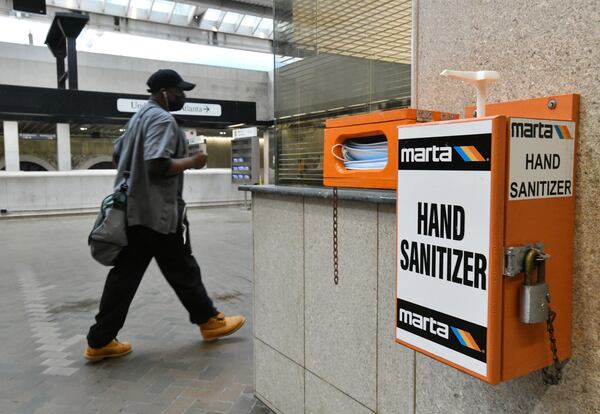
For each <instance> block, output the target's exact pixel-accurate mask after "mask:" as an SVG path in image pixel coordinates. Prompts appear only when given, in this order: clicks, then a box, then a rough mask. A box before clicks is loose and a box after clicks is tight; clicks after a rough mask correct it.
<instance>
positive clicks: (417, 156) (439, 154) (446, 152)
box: [400, 145, 452, 162]
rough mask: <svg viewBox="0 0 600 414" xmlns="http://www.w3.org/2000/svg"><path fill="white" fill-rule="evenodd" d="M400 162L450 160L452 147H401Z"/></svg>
mask: <svg viewBox="0 0 600 414" xmlns="http://www.w3.org/2000/svg"><path fill="white" fill-rule="evenodd" d="M400 161H401V162H452V147H438V146H436V145H433V146H431V147H422V148H402V149H401V150H400Z"/></svg>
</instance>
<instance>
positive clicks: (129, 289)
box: [87, 226, 218, 348]
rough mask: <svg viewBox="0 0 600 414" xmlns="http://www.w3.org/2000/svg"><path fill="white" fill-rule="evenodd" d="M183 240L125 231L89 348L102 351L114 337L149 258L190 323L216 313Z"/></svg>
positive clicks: (138, 229)
mask: <svg viewBox="0 0 600 414" xmlns="http://www.w3.org/2000/svg"><path fill="white" fill-rule="evenodd" d="M186 236H187V237H186V242H185V243H184V239H183V233H182V231H181V230H180V231H178V232H177V233H175V234H167V235H164V234H160V233H157V232H155V231H154V230H151V229H149V228H147V227H143V226H133V227H129V228H128V229H127V238H128V245H127V246H126V247H125V248H124V249H123V251H121V254H120V256H119V259H118V261H117V264H116V266H115V267H113V268H112V269H111V270H110V272H109V273H108V276H107V277H106V283H105V285H104V291H103V292H102V299H101V300H100V311H99V312H98V314H97V315H96V323H95V324H94V325H92V327H91V328H90V331H89V333H88V336H87V340H88V344H89V346H91V347H92V348H102V347H103V346H105V345H107V344H108V343H110V341H112V340H113V339H114V338H116V337H117V333H118V332H119V330H120V329H121V328H122V327H123V324H124V323H125V318H126V317H127V312H128V310H129V306H130V305H131V301H132V300H133V297H134V296H135V292H136V291H137V288H138V286H139V285H140V282H141V280H142V276H144V272H145V271H146V269H147V268H148V265H149V264H150V261H151V260H152V258H153V257H154V258H155V259H156V263H157V264H158V267H159V268H160V270H161V272H162V273H163V275H164V276H165V279H167V282H168V283H169V285H171V287H172V288H173V289H174V290H175V293H176V294H177V296H178V297H179V300H180V301H181V303H182V304H183V306H184V307H185V308H186V309H187V311H188V312H189V314H190V321H191V322H192V323H195V324H201V323H204V322H206V321H207V320H208V319H209V318H211V317H213V316H215V315H216V314H217V313H218V312H217V310H216V309H215V308H214V306H213V302H212V300H211V299H210V298H209V297H208V294H207V293H206V289H205V288H204V284H203V283H202V278H201V275H200V267H199V266H198V263H197V262H196V259H195V258H194V256H192V251H191V247H190V241H189V233H187V232H186Z"/></svg>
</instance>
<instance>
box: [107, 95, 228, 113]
mask: <svg viewBox="0 0 600 414" xmlns="http://www.w3.org/2000/svg"><path fill="white" fill-rule="evenodd" d="M147 102H148V101H146V100H143V99H125V98H119V99H117V110H118V111H119V112H137V111H138V109H140V108H141V107H142V106H144V105H145V104H146V103H147ZM171 113H172V114H174V115H191V116H221V105H217V104H209V103H196V102H187V103H186V104H185V105H184V106H183V109H181V110H180V111H176V112H171Z"/></svg>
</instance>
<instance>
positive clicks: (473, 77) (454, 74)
mask: <svg viewBox="0 0 600 414" xmlns="http://www.w3.org/2000/svg"><path fill="white" fill-rule="evenodd" d="M441 75H442V76H447V77H449V78H453V79H458V80H461V81H463V82H467V83H471V84H473V85H474V86H475V88H477V118H479V117H481V116H485V101H486V97H487V84H488V83H490V82H495V81H497V80H498V79H500V75H499V74H498V72H496V71H493V70H480V71H478V72H469V71H461V70H448V69H446V70H444V71H443V72H442V73H441Z"/></svg>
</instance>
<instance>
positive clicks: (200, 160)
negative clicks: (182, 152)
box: [165, 152, 208, 176]
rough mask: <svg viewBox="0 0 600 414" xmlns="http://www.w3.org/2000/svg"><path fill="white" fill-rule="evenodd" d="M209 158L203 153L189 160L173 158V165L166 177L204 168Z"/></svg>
mask: <svg viewBox="0 0 600 414" xmlns="http://www.w3.org/2000/svg"><path fill="white" fill-rule="evenodd" d="M207 160H208V157H207V156H206V154H205V153H203V152H196V153H194V154H192V155H191V156H190V157H187V158H171V160H170V161H171V164H170V165H169V169H168V170H167V172H166V174H165V175H166V176H172V175H177V174H181V173H182V172H183V171H185V170H187V169H190V168H202V167H204V166H205V165H206V161H207Z"/></svg>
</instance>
